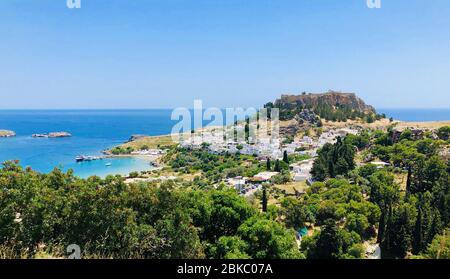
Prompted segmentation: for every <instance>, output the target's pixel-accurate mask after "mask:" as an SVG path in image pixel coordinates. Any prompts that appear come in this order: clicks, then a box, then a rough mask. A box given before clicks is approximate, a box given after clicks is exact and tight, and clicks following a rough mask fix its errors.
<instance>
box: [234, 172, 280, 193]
mask: <svg viewBox="0 0 450 279" xmlns="http://www.w3.org/2000/svg"><path fill="white" fill-rule="evenodd" d="M277 174H278V172H272V171H265V172H260V173H258V174H256V175H255V176H253V177H242V176H237V177H233V178H228V179H227V180H226V183H227V184H228V185H229V186H230V187H233V188H234V189H236V190H237V191H238V192H239V193H240V194H241V195H245V196H248V195H251V194H253V193H254V192H256V191H257V190H260V189H261V188H262V183H264V182H267V181H269V180H270V179H272V177H274V176H275V175H277Z"/></svg>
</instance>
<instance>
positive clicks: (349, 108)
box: [266, 91, 376, 122]
mask: <svg viewBox="0 0 450 279" xmlns="http://www.w3.org/2000/svg"><path fill="white" fill-rule="evenodd" d="M266 107H269V108H278V109H279V110H280V119H281V120H292V119H296V118H297V119H298V118H300V119H302V118H303V115H305V111H307V112H308V113H307V116H308V117H307V118H308V119H305V120H308V121H309V122H311V121H310V120H311V119H314V117H312V116H311V113H314V114H315V115H316V116H317V119H318V120H320V119H325V120H330V121H347V120H348V119H352V120H354V119H367V121H368V122H371V121H373V120H374V118H375V117H376V111H375V109H374V108H373V107H372V106H369V105H367V104H366V103H365V102H364V101H363V100H362V99H360V98H359V97H357V96H356V94H355V93H341V92H336V91H329V92H327V93H319V94H312V93H306V92H305V93H302V94H301V95H282V96H281V98H279V99H277V100H276V101H275V102H274V103H268V104H266ZM312 122H314V121H312Z"/></svg>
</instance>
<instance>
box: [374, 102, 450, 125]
mask: <svg viewBox="0 0 450 279" xmlns="http://www.w3.org/2000/svg"><path fill="white" fill-rule="evenodd" d="M449 106H450V104H449ZM377 112H378V113H385V114H386V116H387V117H388V118H389V117H393V118H394V119H395V120H401V121H410V122H428V121H450V108H436V109H422V108H399V109H392V108H389V109H383V108H380V109H377Z"/></svg>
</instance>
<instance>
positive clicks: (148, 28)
mask: <svg viewBox="0 0 450 279" xmlns="http://www.w3.org/2000/svg"><path fill="white" fill-rule="evenodd" d="M81 1H82V8H81V9H68V8H67V7H66V4H65V2H66V0H1V1H0V108H1V109H12V108H171V107H177V106H192V105H193V100H194V99H202V100H203V101H204V105H205V106H219V107H232V106H244V107H247V106H260V105H261V104H263V103H265V102H266V101H271V100H274V99H275V98H276V97H278V96H279V95H281V94H282V93H300V92H302V91H307V92H323V91H327V90H329V89H334V90H340V91H346V92H347V91H348V92H356V93H357V94H358V95H359V96H361V97H362V98H363V99H364V100H366V101H367V102H368V103H370V104H373V105H375V106H376V107H384V108H386V107H450V16H449V15H450V1H448V0H433V1H429V0H382V8H381V9H368V8H367V6H366V0H339V1H336V0H292V1H291V0H81Z"/></svg>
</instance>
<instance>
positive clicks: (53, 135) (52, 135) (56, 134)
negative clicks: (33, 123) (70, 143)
mask: <svg viewBox="0 0 450 279" xmlns="http://www.w3.org/2000/svg"><path fill="white" fill-rule="evenodd" d="M71 136H72V135H71V134H70V133H68V132H52V133H48V134H33V135H32V137H33V138H67V137H71Z"/></svg>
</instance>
